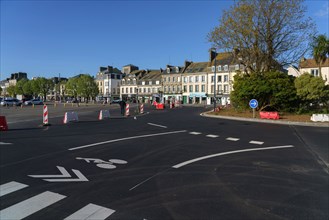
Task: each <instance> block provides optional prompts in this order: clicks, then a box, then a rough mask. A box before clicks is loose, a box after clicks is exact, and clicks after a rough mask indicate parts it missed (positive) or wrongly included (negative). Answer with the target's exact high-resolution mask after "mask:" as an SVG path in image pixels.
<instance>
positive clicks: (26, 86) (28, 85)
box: [23, 80, 33, 96]
mask: <svg viewBox="0 0 329 220" xmlns="http://www.w3.org/2000/svg"><path fill="white" fill-rule="evenodd" d="M23 92H24V94H25V95H29V96H30V95H33V89H32V81H31V80H29V81H27V82H26V83H25V84H24V85H23Z"/></svg>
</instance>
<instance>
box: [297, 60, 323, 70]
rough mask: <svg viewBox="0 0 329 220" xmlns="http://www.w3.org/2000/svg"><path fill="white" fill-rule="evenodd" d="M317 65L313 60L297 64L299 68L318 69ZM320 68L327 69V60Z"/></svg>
mask: <svg viewBox="0 0 329 220" xmlns="http://www.w3.org/2000/svg"><path fill="white" fill-rule="evenodd" d="M318 67H319V65H318V64H317V63H316V62H315V60H314V59H305V58H304V59H302V60H301V61H300V63H299V68H318ZM321 67H329V58H327V59H326V61H325V62H324V63H321Z"/></svg>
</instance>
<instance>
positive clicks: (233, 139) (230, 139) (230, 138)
mask: <svg viewBox="0 0 329 220" xmlns="http://www.w3.org/2000/svg"><path fill="white" fill-rule="evenodd" d="M226 140H227V141H238V140H240V138H232V137H228V138H226Z"/></svg>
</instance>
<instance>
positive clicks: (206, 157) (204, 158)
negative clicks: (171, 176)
mask: <svg viewBox="0 0 329 220" xmlns="http://www.w3.org/2000/svg"><path fill="white" fill-rule="evenodd" d="M290 147H294V146H293V145H286V146H275V147H265V148H251V149H243V150H235V151H228V152H223V153H218V154H211V155H207V156H203V157H198V158H195V159H192V160H188V161H185V162H182V163H179V164H176V165H175V166H172V167H173V168H176V169H177V168H181V167H183V166H186V165H188V164H191V163H195V162H198V161H200V160H206V159H209V158H213V157H219V156H223V155H228V154H236V153H242V152H250V151H262V150H273V149H281V148H290Z"/></svg>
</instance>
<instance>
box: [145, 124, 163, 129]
mask: <svg viewBox="0 0 329 220" xmlns="http://www.w3.org/2000/svg"><path fill="white" fill-rule="evenodd" d="M147 124H148V125H152V126H156V127H160V128H167V126H163V125H157V124H153V123H147Z"/></svg>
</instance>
